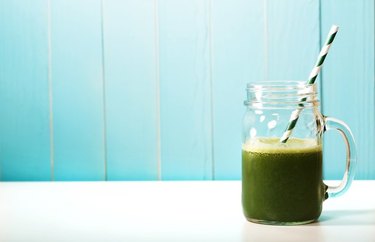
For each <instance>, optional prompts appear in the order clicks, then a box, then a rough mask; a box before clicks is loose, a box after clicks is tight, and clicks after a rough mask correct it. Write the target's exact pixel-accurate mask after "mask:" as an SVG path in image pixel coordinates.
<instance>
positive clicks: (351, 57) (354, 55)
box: [322, 0, 375, 179]
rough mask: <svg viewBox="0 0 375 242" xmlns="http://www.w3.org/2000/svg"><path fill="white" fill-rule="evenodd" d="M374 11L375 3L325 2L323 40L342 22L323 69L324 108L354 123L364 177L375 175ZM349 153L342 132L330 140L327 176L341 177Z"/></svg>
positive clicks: (361, 176)
mask: <svg viewBox="0 0 375 242" xmlns="http://www.w3.org/2000/svg"><path fill="white" fill-rule="evenodd" d="M374 10H375V8H374V1H368V0H360V1H339V0H327V1H322V38H323V39H324V38H325V35H326V33H327V32H328V31H329V28H330V26H331V24H337V25H339V26H340V30H339V33H338V34H337V36H336V40H335V43H334V44H333V46H332V48H331V51H330V54H329V56H328V58H327V60H326V63H325V65H324V69H323V79H322V92H323V112H324V114H326V115H329V116H333V117H336V118H339V119H342V120H344V121H345V122H346V123H347V124H348V125H349V126H350V127H351V129H352V131H353V134H354V136H355V138H356V141H357V148H358V166H357V176H356V178H358V179H374V178H375V163H374V160H375V152H374V147H375V127H374V123H375V117H374V115H375V112H374V110H375V106H374V105H375V93H374V92H375V86H374V82H375V80H374V77H375V64H374V58H375V56H374V43H375V41H374V21H375V19H374ZM323 41H324V40H323ZM344 152H345V151H344V145H343V141H342V139H341V138H340V137H339V136H338V135H337V136H331V137H329V138H327V140H325V152H324V156H325V161H326V162H325V166H324V168H325V176H326V177H327V178H329V179H341V177H342V175H343V169H344V163H345V160H344V154H345V153H344Z"/></svg>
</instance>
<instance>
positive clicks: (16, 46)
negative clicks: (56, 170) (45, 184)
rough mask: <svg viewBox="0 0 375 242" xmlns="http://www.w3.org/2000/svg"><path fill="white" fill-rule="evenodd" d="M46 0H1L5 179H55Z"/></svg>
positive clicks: (0, 134)
mask: <svg viewBox="0 0 375 242" xmlns="http://www.w3.org/2000/svg"><path fill="white" fill-rule="evenodd" d="M47 16H48V15H47V1H46V0H24V1H0V36H1V40H0V112H1V118H0V180H6V181H10V180H12V181H14V180H50V174H51V172H50V171H51V166H50V135H49V134H50V132H49V127H50V126H49V98H48V69H47V67H48V34H47V33H48V32H47Z"/></svg>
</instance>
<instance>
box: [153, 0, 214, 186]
mask: <svg viewBox="0 0 375 242" xmlns="http://www.w3.org/2000/svg"><path fill="white" fill-rule="evenodd" d="M208 16H209V15H208V1H200V0H194V1H191V0H180V1H174V0H160V1H159V24H160V26H159V30H160V93H161V94H160V97H161V100H160V101H161V112H160V115H161V161H162V166H161V171H162V179H165V180H170V179H211V178H212V141H211V127H212V126H211V121H212V120H211V111H210V108H211V94H210V67H209V59H210V53H209V52H210V51H209V42H210V41H209V39H210V33H209V18H208Z"/></svg>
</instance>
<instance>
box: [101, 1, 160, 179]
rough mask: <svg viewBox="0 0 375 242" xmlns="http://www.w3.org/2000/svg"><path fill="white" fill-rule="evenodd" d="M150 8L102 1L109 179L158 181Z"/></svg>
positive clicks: (148, 3) (144, 3)
mask: <svg viewBox="0 0 375 242" xmlns="http://www.w3.org/2000/svg"><path fill="white" fill-rule="evenodd" d="M155 7H156V6H155V5H154V2H153V1H149V0H139V1H133V0H125V1H122V0H109V1H104V50H105V58H104V59H105V89H106V95H105V96H106V120H107V121H106V123H107V169H108V180H155V179H158V175H159V174H158V154H159V151H158V142H159V140H158V139H159V136H158V129H159V126H158V125H159V124H158V113H157V112H158V109H159V107H158V106H159V101H158V88H159V87H158V76H157V70H156V55H155V53H156V49H155V48H156V47H157V46H156V45H155V40H156V39H155V38H156V33H155V21H154V20H155Z"/></svg>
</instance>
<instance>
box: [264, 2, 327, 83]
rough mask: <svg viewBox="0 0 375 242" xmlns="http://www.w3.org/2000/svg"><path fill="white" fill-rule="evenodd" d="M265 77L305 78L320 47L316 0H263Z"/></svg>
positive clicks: (277, 78)
mask: <svg viewBox="0 0 375 242" xmlns="http://www.w3.org/2000/svg"><path fill="white" fill-rule="evenodd" d="M266 8H267V10H266V15H267V22H266V28H267V31H266V37H265V41H266V44H267V46H268V48H267V49H268V50H267V55H266V62H267V64H266V68H267V75H266V77H265V78H266V79H270V80H306V79H307V78H308V76H309V74H310V72H311V69H312V68H313V66H314V64H315V61H316V58H317V56H318V54H319V51H320V49H319V48H320V46H319V41H320V39H319V36H320V35H319V31H320V29H319V1H315V0H285V1H279V0H267V1H266Z"/></svg>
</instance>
